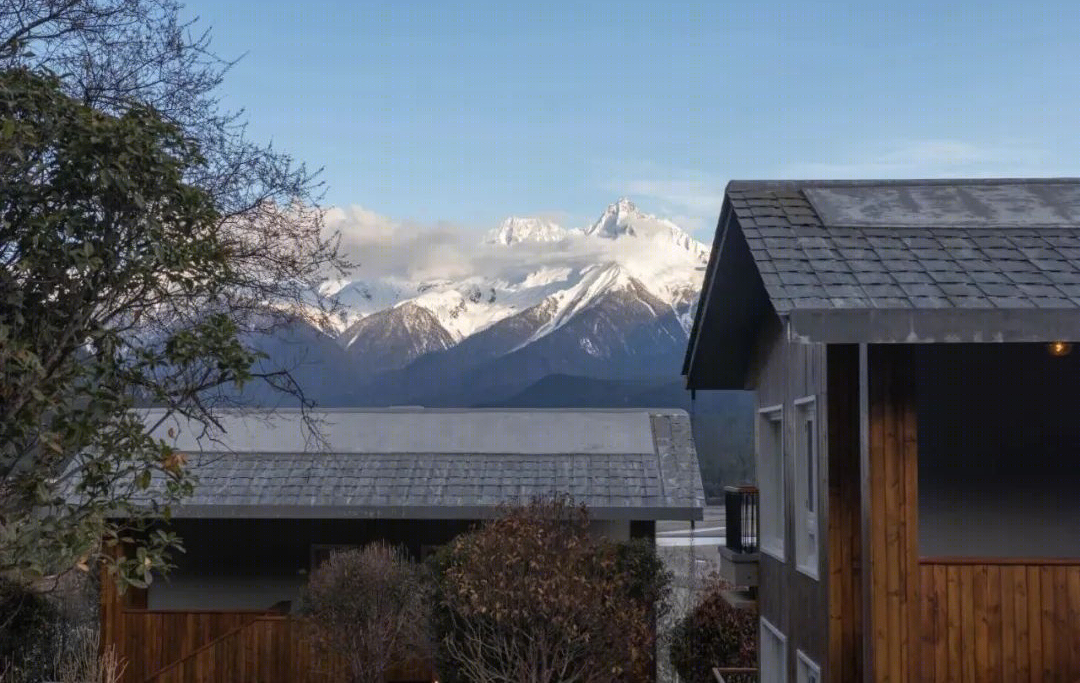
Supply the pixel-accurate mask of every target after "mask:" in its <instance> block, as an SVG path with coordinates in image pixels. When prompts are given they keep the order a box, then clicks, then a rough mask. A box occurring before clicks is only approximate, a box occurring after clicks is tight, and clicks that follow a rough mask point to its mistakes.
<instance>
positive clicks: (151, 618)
mask: <svg viewBox="0 0 1080 683" xmlns="http://www.w3.org/2000/svg"><path fill="white" fill-rule="evenodd" d="M122 616H123V621H124V623H125V630H126V632H127V633H128V634H129V638H128V642H127V643H125V646H124V648H123V650H122V652H121V654H122V656H124V658H125V661H126V662H127V669H126V670H125V675H124V683H233V682H235V681H253V682H258V683H345V682H346V681H347V680H348V678H349V677H348V671H347V668H346V666H345V662H344V660H343V659H342V658H341V657H339V656H337V655H335V654H333V653H330V652H326V651H325V650H324V649H322V648H321V647H319V646H318V645H317V644H316V643H315V642H314V641H313V640H312V639H311V638H309V637H306V635H305V627H304V625H303V623H302V622H300V621H298V620H296V619H293V618H290V617H288V616H284V615H278V614H267V613H252V612H160V611H157V612H155V611H149V610H127V611H125V612H124V613H123V615H122ZM134 634H138V636H136V635H134ZM163 662H164V663H163ZM431 678H432V671H431V665H430V663H428V662H423V661H420V660H416V661H414V662H413V663H411V664H409V665H407V666H403V667H400V668H398V669H397V670H395V671H392V672H390V673H389V674H388V676H387V680H388V681H427V680H431Z"/></svg>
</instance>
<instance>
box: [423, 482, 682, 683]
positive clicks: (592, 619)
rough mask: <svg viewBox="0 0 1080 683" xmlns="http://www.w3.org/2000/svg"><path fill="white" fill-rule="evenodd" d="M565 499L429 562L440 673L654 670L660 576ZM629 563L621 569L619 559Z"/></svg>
mask: <svg viewBox="0 0 1080 683" xmlns="http://www.w3.org/2000/svg"><path fill="white" fill-rule="evenodd" d="M639 551H640V548H636V549H632V550H629V551H626V552H620V549H619V547H618V546H617V545H616V544H613V543H611V542H608V541H605V540H603V539H601V538H598V537H597V536H596V535H595V534H594V533H592V532H591V531H590V529H589V518H588V515H587V513H586V512H585V510H584V509H583V508H574V507H573V506H572V505H571V504H570V503H569V502H568V501H567V500H565V499H556V500H554V501H546V502H535V503H533V504H532V505H530V506H528V507H524V508H513V509H510V510H508V511H507V514H506V515H505V516H504V517H502V518H501V519H498V520H494V521H491V522H488V523H485V524H484V525H483V526H482V527H481V528H480V529H479V530H477V531H475V532H472V533H469V534H465V535H462V536H460V537H458V538H457V539H456V540H455V541H454V542H453V543H452V544H451V545H450V546H449V547H448V548H447V549H446V551H444V552H443V553H442V555H441V556H440V558H439V559H438V560H437V562H436V565H437V569H436V571H437V576H438V584H437V589H436V614H435V620H434V623H435V625H436V630H437V631H438V632H439V633H438V635H439V637H440V639H441V646H442V649H443V652H442V663H443V668H445V669H448V671H442V673H443V675H444V676H446V677H448V678H450V679H451V680H452V679H453V678H454V677H457V678H458V679H459V680H465V681H471V682H473V683H496V682H501V683H510V682H513V683H522V682H524V683H548V682H550V683H554V682H556V681H559V682H562V683H574V682H579V681H580V682H582V683H588V682H597V683H599V682H600V681H604V682H610V681H623V680H625V681H637V680H646V679H647V678H649V677H650V676H649V672H650V671H651V670H652V667H653V663H654V641H655V628H654V624H655V621H654V619H653V616H654V613H655V605H654V604H653V603H652V602H651V601H652V600H653V599H657V598H660V597H661V596H662V595H664V594H666V578H665V576H666V575H664V574H662V572H661V574H660V575H659V576H657V575H649V576H645V572H644V571H643V570H644V569H647V568H650V567H651V568H652V569H657V568H658V565H656V564H653V563H651V562H649V561H648V560H647V559H646V560H642V558H641V557H640V556H639V554H638V552H639ZM631 558H635V560H636V561H635V562H633V563H630V564H627V563H625V562H624V560H628V559H631Z"/></svg>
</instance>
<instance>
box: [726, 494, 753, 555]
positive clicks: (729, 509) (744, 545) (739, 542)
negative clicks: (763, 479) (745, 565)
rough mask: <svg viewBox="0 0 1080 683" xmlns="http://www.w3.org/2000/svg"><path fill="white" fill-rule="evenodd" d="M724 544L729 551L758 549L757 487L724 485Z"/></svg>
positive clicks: (738, 551)
mask: <svg viewBox="0 0 1080 683" xmlns="http://www.w3.org/2000/svg"><path fill="white" fill-rule="evenodd" d="M724 514H725V520H724V524H725V526H726V530H725V535H726V539H725V540H726V545H727V547H728V549H729V550H730V551H731V552H735V553H756V552H757V551H758V524H759V514H758V489H757V487H756V486H725V487H724Z"/></svg>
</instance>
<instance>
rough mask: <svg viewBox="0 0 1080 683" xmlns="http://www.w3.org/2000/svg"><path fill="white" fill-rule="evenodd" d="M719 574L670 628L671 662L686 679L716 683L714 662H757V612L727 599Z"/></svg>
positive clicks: (690, 682) (742, 664)
mask: <svg viewBox="0 0 1080 683" xmlns="http://www.w3.org/2000/svg"><path fill="white" fill-rule="evenodd" d="M727 588H730V586H728V585H727V584H725V583H724V582H723V581H722V580H721V579H720V578H719V577H716V576H713V577H711V578H710V581H709V586H708V588H707V590H706V592H705V594H704V595H703V596H702V598H701V599H700V600H699V601H698V603H697V605H695V606H694V608H693V610H691V611H690V613H689V614H687V615H686V616H685V617H683V618H682V620H681V621H679V622H678V623H677V624H676V625H675V628H673V629H672V632H671V636H670V637H671V664H672V666H674V667H675V671H677V672H678V674H679V678H681V679H682V680H683V681H684V682H685V683H713V681H714V678H713V675H712V668H713V667H714V666H731V667H752V666H757V613H756V612H752V611H749V610H737V609H735V608H734V607H732V606H731V605H729V604H728V603H727V601H726V600H724V596H723V594H722V591H723V590H725V589H727Z"/></svg>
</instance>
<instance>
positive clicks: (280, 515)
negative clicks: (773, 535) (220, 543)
mask: <svg viewBox="0 0 1080 683" xmlns="http://www.w3.org/2000/svg"><path fill="white" fill-rule="evenodd" d="M588 510H589V517H590V519H594V520H602V521H632V520H644V521H650V520H652V521H659V520H686V521H691V520H694V521H699V520H701V519H703V517H704V503H703V502H702V503H701V505H686V506H654V507H649V506H643V507H633V506H625V507H622V506H609V507H605V506H597V507H592V506H590V507H589V508H588ZM504 513H505V508H504V507H503V506H500V505H461V506H430V505H356V506H353V505H182V506H178V507H175V508H173V509H172V510H171V515H170V516H171V517H172V518H173V519H432V520H449V519H463V520H480V519H495V518H498V517H500V516H502V515H503V514H504Z"/></svg>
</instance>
